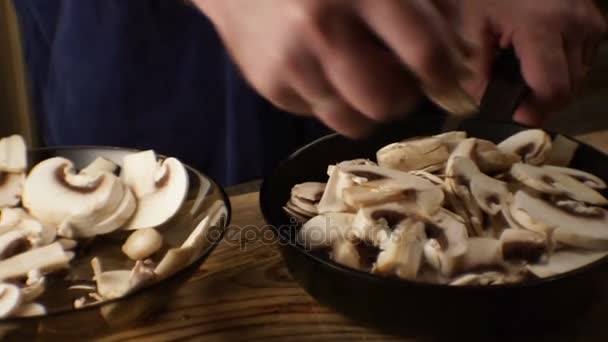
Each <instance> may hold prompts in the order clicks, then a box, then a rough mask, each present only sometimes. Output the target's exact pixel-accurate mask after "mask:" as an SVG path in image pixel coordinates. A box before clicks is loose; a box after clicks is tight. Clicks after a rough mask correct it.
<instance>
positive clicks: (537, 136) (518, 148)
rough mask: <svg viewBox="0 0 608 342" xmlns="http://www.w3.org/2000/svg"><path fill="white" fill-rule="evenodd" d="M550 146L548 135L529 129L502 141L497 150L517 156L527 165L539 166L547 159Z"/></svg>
mask: <svg viewBox="0 0 608 342" xmlns="http://www.w3.org/2000/svg"><path fill="white" fill-rule="evenodd" d="M551 145H552V142H551V137H550V136H549V134H547V133H546V132H544V131H543V130H540V129H530V130H526V131H522V132H520V133H517V134H515V135H513V136H511V137H509V138H508V139H505V140H503V141H502V142H501V143H500V144H498V148H499V149H500V150H501V151H503V152H507V153H515V154H517V155H519V156H520V157H521V158H522V160H523V162H525V163H527V164H531V165H541V164H543V163H544V162H545V160H546V159H547V155H548V153H549V151H551Z"/></svg>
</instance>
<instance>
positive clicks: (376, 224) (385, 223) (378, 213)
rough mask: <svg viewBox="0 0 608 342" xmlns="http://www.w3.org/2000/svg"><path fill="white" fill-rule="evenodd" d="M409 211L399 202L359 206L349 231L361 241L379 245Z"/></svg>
mask: <svg viewBox="0 0 608 342" xmlns="http://www.w3.org/2000/svg"><path fill="white" fill-rule="evenodd" d="M410 213H411V211H410V210H408V208H407V205H406V204H404V203H401V202H391V203H386V204H382V205H378V206H373V207H365V208H361V209H360V210H359V211H358V212H357V215H356V216H353V217H354V220H353V221H352V224H351V225H352V230H350V231H349V232H350V233H351V234H352V235H354V236H355V237H356V238H357V239H359V240H361V241H365V242H368V243H370V244H371V245H373V246H376V247H381V246H383V245H384V244H385V243H386V241H387V240H389V238H390V236H391V234H392V232H393V231H394V230H395V229H396V228H397V227H398V226H399V224H401V223H402V222H403V221H404V220H406V219H407V218H408V216H410ZM334 229H339V228H334Z"/></svg>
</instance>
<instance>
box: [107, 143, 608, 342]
mask: <svg viewBox="0 0 608 342" xmlns="http://www.w3.org/2000/svg"><path fill="white" fill-rule="evenodd" d="M579 138H582V139H583V140H585V141H586V142H588V143H590V144H593V145H595V146H597V147H599V148H602V149H604V150H606V151H608V131H600V132H592V133H588V134H585V135H583V136H580V137H579ZM231 201H232V205H233V213H234V216H233V220H232V225H231V228H230V230H229V231H228V234H227V238H226V239H225V240H224V241H223V242H222V243H221V244H220V245H219V246H218V248H217V249H216V250H215V252H214V253H213V254H212V256H211V257H210V258H209V260H208V261H207V262H206V263H205V264H204V265H203V266H202V268H201V269H200V271H199V272H198V273H197V274H196V275H195V276H194V277H193V278H192V279H191V281H190V282H189V283H188V285H187V286H186V287H185V288H183V289H182V290H181V291H180V292H179V293H178V295H177V298H176V300H175V302H174V303H173V304H171V305H170V306H169V307H168V308H167V310H166V311H165V312H163V313H161V314H160V315H158V316H157V317H155V318H154V319H152V320H149V321H147V322H145V323H143V324H141V325H140V326H138V327H136V328H135V329H130V330H128V331H124V332H117V333H115V334H112V335H108V336H106V337H105V338H103V339H101V340H102V341H106V342H109V341H175V340H201V341H202V340H204V341H272V340H274V341H343V340H344V341H346V340H348V341H388V340H399V339H398V338H395V337H390V336H385V335H382V334H380V333H378V332H375V331H373V330H369V329H366V328H362V327H360V326H358V325H357V324H355V323H353V322H351V321H349V320H348V319H346V318H344V317H342V316H341V315H339V314H336V313H334V312H333V311H332V310H331V309H328V308H326V307H323V306H321V305H319V304H318V303H316V301H315V300H314V299H313V298H311V297H310V296H309V295H308V294H307V293H306V292H304V291H303V290H302V289H301V288H300V287H298V285H297V284H296V283H295V282H294V281H293V280H292V279H291V277H290V275H289V274H288V272H287V270H286V268H285V266H284V264H283V262H282V260H281V257H280V256H279V254H278V252H277V250H276V248H275V247H274V246H273V245H270V244H265V243H263V242H262V240H261V239H260V238H259V237H260V236H262V234H263V233H264V228H260V227H264V224H265V223H264V221H263V218H262V215H261V213H260V210H259V206H258V194H257V193H256V192H253V193H248V194H243V195H237V196H233V197H231ZM247 227H256V228H255V230H256V231H257V232H258V234H256V235H255V236H256V237H255V238H251V239H249V238H248V236H247V235H248V234H245V236H237V235H235V233H237V232H238V231H242V230H243V228H247ZM266 229H268V228H266ZM247 230H249V231H252V230H251V229H245V231H247ZM605 307H606V305H601V306H599V307H598V310H599V311H597V312H595V313H594V314H593V315H592V316H593V317H592V318H596V319H590V320H589V322H591V321H597V319H600V321H602V323H603V321H604V320H608V309H604V308H605ZM602 318H603V319H602ZM579 330H580V331H575V332H570V333H569V334H568V336H564V335H563V334H562V335H561V336H560V338H559V340H562V339H563V340H573V339H576V340H581V341H589V340H592V339H593V340H597V341H607V340H608V333H606V332H604V331H605V330H608V329H605V328H603V329H598V328H593V330H592V329H589V328H584V327H582V328H580V329H579ZM592 335H593V336H592ZM592 337H593V338H592ZM552 340H555V339H552Z"/></svg>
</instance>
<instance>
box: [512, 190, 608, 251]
mask: <svg viewBox="0 0 608 342" xmlns="http://www.w3.org/2000/svg"><path fill="white" fill-rule="evenodd" d="M511 212H512V214H513V217H514V218H515V219H516V220H517V221H518V222H519V223H520V224H521V225H522V226H525V227H526V228H528V229H531V230H541V231H542V228H543V226H544V227H545V231H547V230H553V238H554V239H555V240H556V241H558V242H562V243H564V244H566V245H569V246H574V247H581V248H588V249H608V212H607V211H606V210H604V209H601V208H598V209H597V210H596V211H595V212H594V213H592V214H590V215H586V214H576V213H573V212H571V211H568V210H565V209H563V208H559V207H557V206H556V205H554V204H553V203H550V202H548V201H545V200H542V199H540V198H538V197H535V196H533V195H532V194H530V193H529V192H526V191H521V190H520V191H518V192H517V193H516V194H515V196H514V200H513V204H512V207H511ZM518 212H523V213H525V214H527V215H528V216H529V218H530V220H529V221H526V220H522V219H521V217H520V216H517V213H518ZM530 222H532V223H533V224H532V225H531V224H530ZM534 223H536V225H534ZM539 227H540V229H539Z"/></svg>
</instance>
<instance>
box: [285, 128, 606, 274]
mask: <svg viewBox="0 0 608 342" xmlns="http://www.w3.org/2000/svg"><path fill="white" fill-rule="evenodd" d="M577 147H578V144H577V143H572V142H571V141H570V140H569V139H566V138H565V137H561V136H559V135H558V136H557V137H556V138H555V140H553V141H552V140H551V137H550V136H549V134H547V133H545V132H544V131H542V130H525V131H522V132H520V133H518V134H515V135H513V136H511V137H509V138H507V139H505V140H503V141H502V142H500V143H498V144H496V143H495V142H491V141H488V140H484V139H480V138H476V137H468V136H467V134H466V133H464V132H448V133H444V134H440V135H435V136H427V137H424V136H421V137H415V138H411V139H408V140H404V141H400V142H397V143H394V144H390V145H387V146H385V147H383V148H382V149H380V150H379V151H378V152H377V158H378V165H376V164H375V163H373V161H369V160H367V159H356V160H350V161H346V162H342V163H337V164H334V165H330V166H329V167H328V175H329V180H328V183H327V185H326V186H325V188H324V190H323V196H322V198H321V200H320V202H319V204H318V206H317V209H318V211H317V212H318V213H320V215H314V214H315V211H314V207H312V206H311V205H312V204H314V202H312V203H308V204H307V205H305V204H302V203H300V205H299V206H296V205H294V202H297V201H293V198H295V196H294V194H295V193H296V192H301V191H302V189H301V187H302V185H297V186H295V187H294V188H293V191H292V196H291V198H292V200H290V201H289V202H288V203H287V205H286V208H287V209H286V211H287V213H288V214H289V215H291V216H293V217H295V218H296V219H298V220H300V221H301V222H302V223H303V224H302V226H301V228H300V231H299V238H300V241H299V242H300V243H301V244H302V245H304V246H305V247H306V248H307V249H309V250H315V249H320V250H324V251H326V252H327V255H328V256H329V258H330V259H332V260H333V261H335V262H337V263H340V264H343V265H345V266H348V267H351V268H356V269H360V270H365V271H369V272H372V273H374V274H378V275H382V276H396V277H399V278H402V279H406V280H415V281H424V282H432V283H437V284H449V285H453V286H490V285H500V284H511V283H517V282H524V281H527V280H528V279H530V275H531V272H532V273H534V270H535V269H537V268H538V269H540V270H541V271H538V272H536V273H538V274H541V273H542V272H545V273H546V272H547V271H542V270H546V269H549V268H550V269H551V270H552V272H553V271H555V272H557V273H562V272H567V271H569V270H572V269H574V268H576V267H579V266H580V265H582V264H581V263H580V262H578V261H577V262H574V266H571V265H570V264H568V265H569V266H568V267H561V266H560V267H561V268H557V270H555V269H556V268H555V267H554V266H553V265H554V264H552V261H551V260H552V259H553V257H554V256H555V255H558V258H557V259H556V260H553V262H556V261H557V262H558V263H560V264H561V263H563V261H561V260H560V259H559V256H560V255H561V254H560V253H562V252H565V253H575V254H576V253H579V251H580V250H582V251H584V253H583V254H585V253H589V250H591V251H592V252H593V253H595V252H597V253H606V254H604V255H608V210H607V209H606V208H604V207H606V206H608V200H607V199H606V198H605V197H604V196H603V194H602V193H600V192H599V190H604V189H606V187H607V186H606V182H605V181H604V180H603V179H601V178H599V177H597V176H596V175H594V174H592V173H590V172H588V171H584V170H577V169H574V168H569V167H566V166H569V163H570V161H571V160H572V158H573V155H574V152H575V151H576V149H577ZM549 163H555V164H553V165H549ZM304 184H307V183H304ZM314 184H318V183H314ZM318 187H319V188H321V186H318ZM446 197H447V200H446ZM309 199H310V200H312V199H316V198H312V197H311V198H309ZM578 255H579V256H581V255H580V254H578ZM581 258H582V259H583V260H588V259H589V258H586V257H585V256H584V255H583V256H581ZM594 260H597V259H594ZM547 265H552V266H547ZM577 265H578V266H577ZM538 274H537V276H540V275H538Z"/></svg>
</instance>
